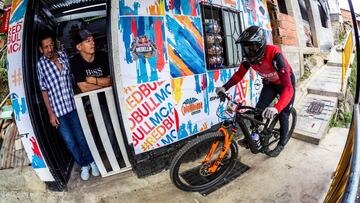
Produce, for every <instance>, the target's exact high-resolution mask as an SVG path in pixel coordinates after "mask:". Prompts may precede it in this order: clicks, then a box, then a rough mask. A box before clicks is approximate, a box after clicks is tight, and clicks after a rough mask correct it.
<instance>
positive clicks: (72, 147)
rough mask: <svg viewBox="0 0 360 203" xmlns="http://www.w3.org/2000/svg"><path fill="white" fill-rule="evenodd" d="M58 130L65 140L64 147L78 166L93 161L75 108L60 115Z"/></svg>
mask: <svg viewBox="0 0 360 203" xmlns="http://www.w3.org/2000/svg"><path fill="white" fill-rule="evenodd" d="M58 119H59V122H60V124H59V126H58V130H59V133H60V135H61V136H62V138H63V139H64V141H65V144H66V147H67V148H68V150H69V151H70V153H71V154H72V156H73V157H74V159H75V161H76V163H78V164H79V165H80V166H87V165H89V164H90V163H92V162H93V161H94V159H93V157H92V155H91V152H90V149H89V146H88V145H87V143H86V140H85V136H84V132H83V130H82V128H81V124H80V120H79V116H78V114H77V112H76V110H74V111H72V112H70V113H68V114H66V115H64V116H61V117H59V118H58Z"/></svg>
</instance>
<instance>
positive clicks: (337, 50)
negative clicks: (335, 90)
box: [327, 46, 342, 67]
mask: <svg viewBox="0 0 360 203" xmlns="http://www.w3.org/2000/svg"><path fill="white" fill-rule="evenodd" d="M327 65H328V66H337V67H341V65H342V48H341V47H340V46H334V47H333V48H332V49H331V52H330V54H329V56H328V62H327Z"/></svg>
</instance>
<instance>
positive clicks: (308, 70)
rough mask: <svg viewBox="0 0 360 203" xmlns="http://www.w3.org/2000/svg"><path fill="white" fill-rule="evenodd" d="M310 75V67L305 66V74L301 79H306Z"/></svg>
mask: <svg viewBox="0 0 360 203" xmlns="http://www.w3.org/2000/svg"><path fill="white" fill-rule="evenodd" d="M310 75H311V71H310V69H309V68H308V67H305V68H304V74H303V75H302V76H301V78H300V81H304V80H306V79H308V78H309V77H310Z"/></svg>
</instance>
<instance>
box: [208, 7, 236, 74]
mask: <svg viewBox="0 0 360 203" xmlns="http://www.w3.org/2000/svg"><path fill="white" fill-rule="evenodd" d="M201 10H202V22H203V25H204V26H203V29H204V39H205V40H204V42H205V54H206V64H207V68H208V69H209V70H214V69H221V68H228V67H237V66H239V65H240V63H241V59H242V55H241V49H240V46H239V45H236V44H235V41H236V40H237V39H238V37H239V36H240V33H241V18H240V12H239V11H237V10H233V9H230V8H225V7H222V6H218V5H210V4H207V3H201Z"/></svg>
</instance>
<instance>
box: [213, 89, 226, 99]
mask: <svg viewBox="0 0 360 203" xmlns="http://www.w3.org/2000/svg"><path fill="white" fill-rule="evenodd" d="M215 92H216V94H217V95H218V96H220V101H221V102H224V101H225V98H226V93H225V88H224V87H217V88H215Z"/></svg>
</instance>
